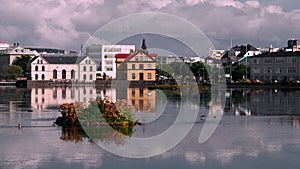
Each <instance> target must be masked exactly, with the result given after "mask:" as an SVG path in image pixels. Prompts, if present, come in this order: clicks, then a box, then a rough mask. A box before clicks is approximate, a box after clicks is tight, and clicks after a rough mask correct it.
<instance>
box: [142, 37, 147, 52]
mask: <svg viewBox="0 0 300 169" xmlns="http://www.w3.org/2000/svg"><path fill="white" fill-rule="evenodd" d="M142 49H143V50H146V49H147V46H146V40H145V39H143V42H142Z"/></svg>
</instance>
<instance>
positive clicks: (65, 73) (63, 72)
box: [61, 69, 67, 79]
mask: <svg viewBox="0 0 300 169" xmlns="http://www.w3.org/2000/svg"><path fill="white" fill-rule="evenodd" d="M61 73H62V75H61V76H62V79H66V78H67V72H66V70H65V69H63V70H62V72H61Z"/></svg>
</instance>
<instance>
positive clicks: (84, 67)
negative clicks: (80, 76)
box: [83, 66, 93, 72]
mask: <svg viewBox="0 0 300 169" xmlns="http://www.w3.org/2000/svg"><path fill="white" fill-rule="evenodd" d="M86 70H87V69H86V66H83V71H84V72H85V71H86ZM90 71H93V66H90Z"/></svg>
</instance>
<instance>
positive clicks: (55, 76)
mask: <svg viewBox="0 0 300 169" xmlns="http://www.w3.org/2000/svg"><path fill="white" fill-rule="evenodd" d="M53 79H57V70H56V69H54V70H53Z"/></svg>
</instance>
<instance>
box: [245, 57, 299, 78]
mask: <svg viewBox="0 0 300 169" xmlns="http://www.w3.org/2000/svg"><path fill="white" fill-rule="evenodd" d="M250 78H251V80H255V79H259V80H261V81H263V82H266V83H269V82H271V81H273V80H277V81H279V82H280V81H292V80H300V52H299V51H296V52H285V51H281V52H272V53H264V54H261V55H257V56H253V57H252V60H251V74H250Z"/></svg>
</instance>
